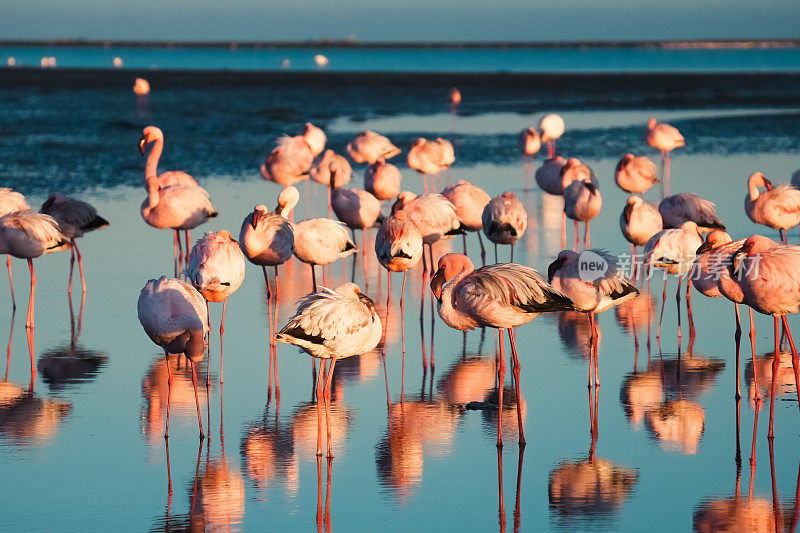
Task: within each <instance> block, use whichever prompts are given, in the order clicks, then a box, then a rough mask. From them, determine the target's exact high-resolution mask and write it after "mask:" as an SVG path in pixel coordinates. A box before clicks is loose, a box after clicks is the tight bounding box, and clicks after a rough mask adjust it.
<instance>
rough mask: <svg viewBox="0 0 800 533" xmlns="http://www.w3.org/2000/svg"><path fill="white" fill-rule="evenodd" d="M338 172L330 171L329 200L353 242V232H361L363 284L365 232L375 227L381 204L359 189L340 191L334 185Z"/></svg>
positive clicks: (365, 251) (365, 280) (365, 257)
mask: <svg viewBox="0 0 800 533" xmlns="http://www.w3.org/2000/svg"><path fill="white" fill-rule="evenodd" d="M337 177H338V172H336V171H331V182H330V187H331V191H332V192H331V199H332V205H333V212H334V213H336V218H338V219H339V220H341V221H342V222H344V223H345V224H347V227H348V228H350V230H351V231H352V232H353V237H354V240H355V230H357V229H359V230H361V248H362V253H363V255H364V283H366V282H367V279H366V268H367V248H366V244H367V238H366V230H367V229H369V228H371V227H373V226H375V223H376V222H377V221H378V219H380V218H382V216H381V202H380V200H378V199H377V198H375V197H374V196H373V195H372V194H370V193H368V192H367V191H364V190H361V189H340V188H339V186H338V185H337V184H336V182H337V181H338V180H337V179H336V178H337Z"/></svg>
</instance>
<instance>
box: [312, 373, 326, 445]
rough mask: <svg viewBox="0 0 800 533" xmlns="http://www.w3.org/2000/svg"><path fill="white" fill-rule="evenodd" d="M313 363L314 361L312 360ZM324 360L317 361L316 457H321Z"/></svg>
mask: <svg viewBox="0 0 800 533" xmlns="http://www.w3.org/2000/svg"><path fill="white" fill-rule="evenodd" d="M311 362H312V363H313V362H314V360H313V359H312V360H311ZM325 367H326V363H325V359H320V360H319V377H318V378H317V457H322V407H321V406H322V404H323V403H324V402H325V398H324V397H323V394H324V392H323V390H322V384H323V382H324V381H325Z"/></svg>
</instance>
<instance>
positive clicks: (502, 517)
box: [497, 445, 506, 533]
mask: <svg viewBox="0 0 800 533" xmlns="http://www.w3.org/2000/svg"><path fill="white" fill-rule="evenodd" d="M497 520H498V523H499V524H500V532H501V533H505V530H506V502H505V498H503V450H502V448H500V447H499V445H498V448H497Z"/></svg>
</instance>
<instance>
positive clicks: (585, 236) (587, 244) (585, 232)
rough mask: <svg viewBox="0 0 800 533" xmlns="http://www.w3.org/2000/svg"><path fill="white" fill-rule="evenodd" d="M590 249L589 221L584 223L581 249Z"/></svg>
mask: <svg viewBox="0 0 800 533" xmlns="http://www.w3.org/2000/svg"><path fill="white" fill-rule="evenodd" d="M591 247H592V239H591V237H590V236H589V221H588V220H587V221H586V224H585V226H584V228H583V249H584V250H588V249H589V248H591Z"/></svg>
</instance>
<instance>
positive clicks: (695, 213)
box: [658, 192, 725, 233]
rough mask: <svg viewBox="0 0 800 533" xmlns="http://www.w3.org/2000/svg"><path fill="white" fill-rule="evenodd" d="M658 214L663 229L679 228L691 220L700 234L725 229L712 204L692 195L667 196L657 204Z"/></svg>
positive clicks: (684, 193) (687, 193) (685, 193)
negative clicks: (662, 223)
mask: <svg viewBox="0 0 800 533" xmlns="http://www.w3.org/2000/svg"><path fill="white" fill-rule="evenodd" d="M658 212H659V213H660V214H661V218H662V220H663V221H664V227H665V228H680V227H681V225H683V223H684V222H686V221H687V220H691V221H692V222H694V223H695V224H697V227H698V228H699V229H698V231H700V233H708V232H709V231H711V230H714V229H721V230H724V229H725V224H723V223H722V222H720V220H719V218H717V210H716V208H715V207H714V203H713V202H709V201H708V200H704V199H703V198H700V197H699V196H697V195H696V194H694V193H689V192H682V193H680V194H674V195H672V196H667V197H666V198H664V199H663V200H661V203H659V204H658Z"/></svg>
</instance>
